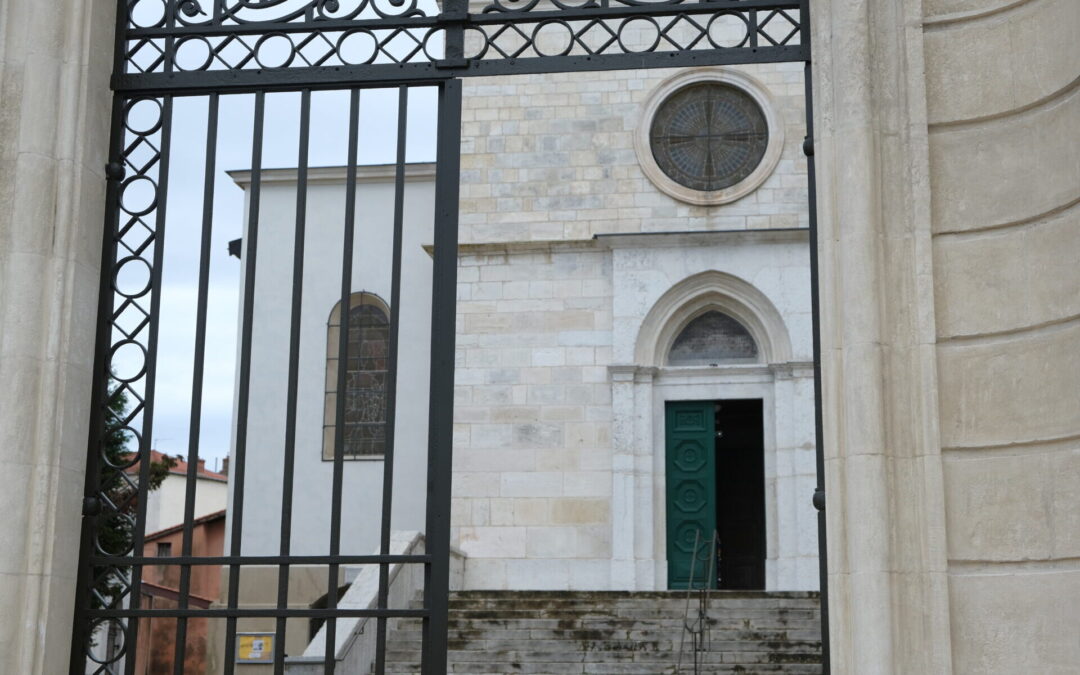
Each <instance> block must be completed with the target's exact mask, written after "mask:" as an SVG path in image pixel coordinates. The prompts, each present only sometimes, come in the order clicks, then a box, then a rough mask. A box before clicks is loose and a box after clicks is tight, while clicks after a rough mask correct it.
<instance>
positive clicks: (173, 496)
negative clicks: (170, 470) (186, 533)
mask: <svg viewBox="0 0 1080 675" xmlns="http://www.w3.org/2000/svg"><path fill="white" fill-rule="evenodd" d="M228 498H229V484H228V483H227V482H225V481H223V480H214V479H211V478H200V479H197V485H196V487H195V517H196V518H200V517H202V516H205V515H207V514H208V513H214V512H215V511H221V510H222V509H224V508H225V506H226V503H227V501H228ZM186 501H187V477H186V476H179V475H177V474H169V475H168V476H166V477H165V480H163V481H162V482H161V485H160V486H159V487H158V489H156V490H154V491H153V492H151V493H150V495H149V497H148V498H147V500H146V533H147V534H149V533H151V532H158V531H160V530H164V529H165V528H167V527H172V526H173V525H180V524H182V523H183V522H184V505H185V503H186Z"/></svg>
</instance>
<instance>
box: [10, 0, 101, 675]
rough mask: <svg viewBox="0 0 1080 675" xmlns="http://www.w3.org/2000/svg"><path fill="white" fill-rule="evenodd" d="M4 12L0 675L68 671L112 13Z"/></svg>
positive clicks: (44, 5)
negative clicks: (2, 481) (2, 674)
mask: <svg viewBox="0 0 1080 675" xmlns="http://www.w3.org/2000/svg"><path fill="white" fill-rule="evenodd" d="M115 6H116V3H115V2H107V1H105V0H58V1H56V2H27V1H26V0H22V1H18V0H15V1H12V2H3V3H0V31H2V37H0V331H2V333H0V382H2V383H3V386H0V474H2V475H3V477H4V483H5V488H4V489H3V490H2V491H0V495H2V496H0V507H2V508H0V510H2V512H3V514H4V517H3V518H2V519H0V542H3V546H2V547H0V607H2V608H3V611H2V612H0V672H4V673H20V674H26V675H33V674H38V673H41V674H44V675H52V674H54V673H63V672H67V668H68V656H69V643H70V638H71V625H72V612H73V606H74V590H75V576H76V566H77V561H78V557H79V550H78V548H79V525H80V509H81V503H82V493H83V473H84V467H85V459H86V446H87V439H86V433H87V424H88V420H89V401H90V374H91V369H92V368H91V366H92V362H93V350H94V344H93V342H94V319H95V314H96V309H97V288H98V266H99V260H100V256H101V229H102V222H103V204H104V194H105V178H104V165H105V161H106V151H107V145H108V138H109V111H110V107H111V94H110V92H109V74H110V70H111V65H112V64H111V61H112V53H113V50H112V45H113V30H114V25H113V24H114V10H115Z"/></svg>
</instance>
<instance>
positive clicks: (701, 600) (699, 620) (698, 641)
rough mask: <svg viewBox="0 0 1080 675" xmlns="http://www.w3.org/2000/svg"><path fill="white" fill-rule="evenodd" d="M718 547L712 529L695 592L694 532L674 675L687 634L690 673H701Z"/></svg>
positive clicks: (697, 541) (697, 545) (678, 673)
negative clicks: (692, 614)
mask: <svg viewBox="0 0 1080 675" xmlns="http://www.w3.org/2000/svg"><path fill="white" fill-rule="evenodd" d="M719 545H720V537H719V534H718V533H717V532H716V530H713V533H712V538H711V541H710V546H709V557H708V564H707V565H706V568H705V575H704V578H703V579H702V583H701V585H700V588H697V589H695V588H694V586H695V583H694V581H695V576H696V575H695V571H696V570H695V567H696V563H697V560H698V555H699V551H701V530H700V529H699V530H697V531H696V532H695V533H694V554H693V555H692V556H691V557H690V578H689V579H688V580H687V584H686V611H685V613H684V614H683V629H682V637H681V638H680V640H679V657H678V661H677V662H676V664H675V675H682V672H683V670H682V662H683V651H684V649H685V648H686V636H687V635H688V634H689V636H690V653H691V654H692V655H693V668H694V669H693V670H692V671H690V672H692V673H693V674H694V675H700V674H701V666H702V663H701V658H702V657H701V655H702V654H703V653H705V652H707V651H709V624H708V620H709V590H710V587H711V586H712V580H713V579H714V578H715V574H716V558H717V551H718V550H719ZM695 590H697V592H698V602H697V617H696V618H694V619H693V620H691V618H690V607H691V605H690V600H691V598H692V597H693V593H694V591H695Z"/></svg>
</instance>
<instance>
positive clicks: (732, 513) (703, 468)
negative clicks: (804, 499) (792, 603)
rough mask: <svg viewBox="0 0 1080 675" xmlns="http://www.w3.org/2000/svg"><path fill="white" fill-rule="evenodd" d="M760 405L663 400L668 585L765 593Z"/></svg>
mask: <svg viewBox="0 0 1080 675" xmlns="http://www.w3.org/2000/svg"><path fill="white" fill-rule="evenodd" d="M762 403H763V402H762V400H761V399H728V400H722V401H720V400H718V401H668V402H667V404H666V406H665V411H664V413H665V414H664V418H665V428H664V448H665V464H666V468H667V471H666V473H667V481H666V500H665V510H666V511H667V525H668V526H667V541H666V547H667V568H668V588H673V589H675V588H720V589H731V590H736V589H738V590H764V588H765V558H766V521H765V461H764V459H765V447H764V426H763V419H762V407H763V406H762ZM714 533H715V537H714ZM714 546H715V549H714Z"/></svg>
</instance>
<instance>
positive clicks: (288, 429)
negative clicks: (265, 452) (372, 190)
mask: <svg viewBox="0 0 1080 675" xmlns="http://www.w3.org/2000/svg"><path fill="white" fill-rule="evenodd" d="M310 131H311V90H310V89H304V90H303V91H302V92H301V93H300V144H299V145H300V148H299V152H298V154H297V160H296V228H295V233H296V235H295V238H294V240H293V277H292V308H291V312H290V323H291V325H290V326H289V375H288V382H287V384H286V387H287V390H286V391H287V394H286V399H287V400H286V403H285V452H284V457H283V458H282V464H283V470H282V472H281V541H280V549H279V552H280V555H282V556H287V555H289V551H290V548H291V543H292V498H293V463H294V462H293V460H294V459H295V457H296V404H297V386H298V382H299V377H300V314H301V312H302V310H303V307H302V304H303V303H302V302H301V301H302V299H303V292H304V234H305V232H306V230H307V227H306V225H307V173H308V145H309V142H310V135H311V134H310ZM288 606H289V564H288V563H282V564H281V565H279V566H278V593H277V609H287V608H288ZM286 625H287V620H286V618H285V617H283V616H279V617H278V619H277V625H276V630H275V633H276V634H275V636H274V675H283V673H284V672H285V630H286Z"/></svg>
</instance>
